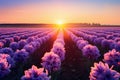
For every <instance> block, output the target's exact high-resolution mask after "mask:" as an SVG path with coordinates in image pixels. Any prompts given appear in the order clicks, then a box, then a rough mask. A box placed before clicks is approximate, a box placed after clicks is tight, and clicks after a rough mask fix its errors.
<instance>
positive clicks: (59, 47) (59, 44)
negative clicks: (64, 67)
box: [51, 30, 65, 61]
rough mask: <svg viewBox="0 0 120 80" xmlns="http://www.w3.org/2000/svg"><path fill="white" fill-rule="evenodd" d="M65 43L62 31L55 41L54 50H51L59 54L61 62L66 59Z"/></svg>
mask: <svg viewBox="0 0 120 80" xmlns="http://www.w3.org/2000/svg"><path fill="white" fill-rule="evenodd" d="M64 45H65V42H64V39H63V31H62V30H60V32H59V34H58V36H57V39H56V40H55V41H54V44H53V48H52V49H51V52H54V53H55V54H57V55H58V56H59V57H60V59H61V61H63V60H64V59H65V48H64Z"/></svg>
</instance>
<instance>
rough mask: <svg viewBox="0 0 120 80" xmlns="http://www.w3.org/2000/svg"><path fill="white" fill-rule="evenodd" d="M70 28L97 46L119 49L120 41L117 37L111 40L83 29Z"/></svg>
mask: <svg viewBox="0 0 120 80" xmlns="http://www.w3.org/2000/svg"><path fill="white" fill-rule="evenodd" d="M70 30H71V31H72V32H74V33H75V34H78V35H79V36H81V37H83V38H84V39H85V40H87V41H89V42H90V43H92V44H94V45H96V46H98V47H102V48H103V49H106V50H112V49H116V50H117V51H120V41H119V40H120V38H119V37H116V39H115V40H112V39H107V38H105V37H101V36H100V37H99V36H97V35H95V34H94V35H93V34H87V33H85V31H84V32H82V31H77V30H72V29H70Z"/></svg>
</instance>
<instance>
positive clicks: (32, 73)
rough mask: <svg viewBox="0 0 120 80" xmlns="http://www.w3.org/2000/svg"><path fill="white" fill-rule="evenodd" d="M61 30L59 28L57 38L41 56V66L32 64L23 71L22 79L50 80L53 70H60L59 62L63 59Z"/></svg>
mask: <svg viewBox="0 0 120 80" xmlns="http://www.w3.org/2000/svg"><path fill="white" fill-rule="evenodd" d="M64 45H65V43H64V39H63V31H62V30H60V31H59V34H58V36H57V39H56V40H55V41H54V44H53V47H52V49H51V51H50V52H46V53H45V54H44V56H43V57H42V63H41V65H42V67H43V68H37V67H36V66H34V65H33V66H32V68H31V69H28V70H26V71H25V75H24V76H23V77H22V78H21V79H22V80H50V79H51V77H50V75H52V73H53V72H55V71H58V70H60V67H61V62H62V61H63V60H64V59H65V49H64Z"/></svg>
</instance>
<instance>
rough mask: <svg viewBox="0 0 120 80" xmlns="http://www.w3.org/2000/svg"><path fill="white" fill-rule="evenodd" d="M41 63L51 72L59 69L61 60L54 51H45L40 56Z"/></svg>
mask: <svg viewBox="0 0 120 80" xmlns="http://www.w3.org/2000/svg"><path fill="white" fill-rule="evenodd" d="M41 65H42V66H43V67H44V68H45V69H47V70H48V71H49V72H50V73H51V72H53V71H57V70H59V69H60V66H61V60H60V58H59V56H58V55H57V54H55V53H54V52H46V53H45V55H44V56H43V57H42V63H41Z"/></svg>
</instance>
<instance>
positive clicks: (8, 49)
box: [0, 47, 14, 56]
mask: <svg viewBox="0 0 120 80" xmlns="http://www.w3.org/2000/svg"><path fill="white" fill-rule="evenodd" d="M0 53H4V54H9V55H10V56H13V55H14V51H13V50H12V49H11V48H9V47H6V48H2V49H0Z"/></svg>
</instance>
